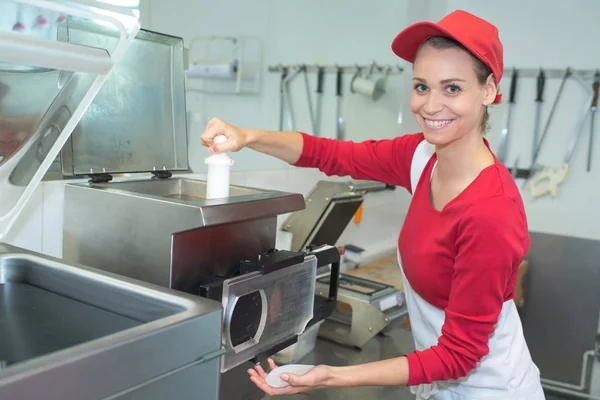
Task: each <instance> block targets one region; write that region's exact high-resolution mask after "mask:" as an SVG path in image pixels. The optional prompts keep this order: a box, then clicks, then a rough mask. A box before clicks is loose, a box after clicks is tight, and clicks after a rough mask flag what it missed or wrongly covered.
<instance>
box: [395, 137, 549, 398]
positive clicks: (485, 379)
mask: <svg viewBox="0 0 600 400" xmlns="http://www.w3.org/2000/svg"><path fill="white" fill-rule="evenodd" d="M433 151H434V148H433V146H432V145H430V144H429V143H427V142H426V141H423V142H421V143H420V144H419V146H418V147H417V149H416V151H415V155H414V156H413V162H412V165H411V184H412V193H414V192H415V188H416V185H417V183H418V181H419V177H420V176H421V173H422V171H423V169H424V168H425V165H426V164H427V162H428V161H429V159H430V158H431V156H432V155H433ZM398 262H399V264H400V271H401V272H402V281H403V283H404V295H405V299H406V306H407V309H408V314H409V317H410V323H411V328H412V334H413V337H414V341H415V348H416V349H417V350H420V351H422V350H426V349H427V348H429V347H431V346H435V345H437V344H438V338H439V337H440V336H441V334H442V325H443V324H444V319H445V314H444V310H442V309H439V308H437V307H435V306H433V305H432V304H430V303H428V302H427V301H425V300H424V299H423V298H422V297H421V296H419V295H418V294H417V293H415V292H414V291H413V289H412V287H411V286H410V284H409V282H408V281H407V279H406V276H405V275H404V271H403V270H402V260H401V257H400V254H399V253H398ZM488 346H489V350H490V351H489V353H488V354H487V355H486V356H484V357H483V358H482V359H481V361H480V362H479V364H477V367H476V368H475V369H474V370H473V371H471V373H470V374H469V375H468V376H466V377H464V378H461V379H459V380H449V381H440V382H434V383H432V384H425V385H419V386H416V387H411V388H410V389H411V391H412V392H413V393H414V394H416V398H417V399H418V400H426V399H427V400H484V399H485V400H545V396H544V392H543V389H542V385H541V381H540V373H539V370H538V368H537V367H536V365H535V364H534V363H533V361H532V359H531V355H530V354H529V349H528V347H527V344H526V343H525V338H524V336H523V328H522V325H521V320H520V318H519V314H518V313H517V308H516V305H515V303H514V301H512V300H509V301H506V302H505V303H504V305H503V307H502V311H501V312H500V316H499V318H498V323H497V324H496V329H495V331H494V333H493V334H492V335H491V336H490V339H489V343H488Z"/></svg>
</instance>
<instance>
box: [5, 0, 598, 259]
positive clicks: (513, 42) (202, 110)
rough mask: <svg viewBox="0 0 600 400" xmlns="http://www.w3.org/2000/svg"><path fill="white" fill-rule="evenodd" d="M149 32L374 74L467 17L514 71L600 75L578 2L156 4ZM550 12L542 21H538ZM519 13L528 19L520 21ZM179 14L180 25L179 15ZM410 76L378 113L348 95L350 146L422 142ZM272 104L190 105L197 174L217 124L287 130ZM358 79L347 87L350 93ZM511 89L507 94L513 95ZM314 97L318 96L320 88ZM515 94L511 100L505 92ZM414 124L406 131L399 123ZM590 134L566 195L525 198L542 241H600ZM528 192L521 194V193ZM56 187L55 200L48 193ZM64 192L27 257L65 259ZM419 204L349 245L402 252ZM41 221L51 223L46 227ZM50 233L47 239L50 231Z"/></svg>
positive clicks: (559, 125)
mask: <svg viewBox="0 0 600 400" xmlns="http://www.w3.org/2000/svg"><path fill="white" fill-rule="evenodd" d="M141 7H142V8H141V10H142V23H143V25H144V27H145V28H148V29H151V30H156V31H159V32H165V33H170V34H174V35H180V36H182V37H183V38H184V39H185V40H186V42H189V41H190V40H191V38H193V37H194V36H197V35H211V34H222V35H227V34H242V35H255V36H258V37H260V38H262V39H263V41H264V43H263V44H264V46H265V65H264V68H265V69H266V66H267V65H276V64H281V63H320V64H326V63H327V64H335V63H340V64H354V63H361V64H365V63H368V62H370V60H372V59H375V60H376V61H377V62H378V63H382V64H386V63H389V64H403V63H402V62H399V60H397V59H396V58H395V57H394V55H393V54H392V53H391V50H390V43H391V40H392V38H393V37H394V35H395V34H396V33H397V32H398V31H400V30H401V29H402V28H403V27H405V26H406V25H407V24H408V23H410V22H414V21H416V20H422V19H429V20H438V19H439V18H440V17H442V16H443V15H445V14H446V13H447V12H449V11H451V10H454V9H456V8H458V7H461V8H463V9H466V10H467V11H471V12H473V13H475V14H478V15H480V16H482V17H483V18H486V19H489V20H490V21H491V22H493V23H494V24H496V25H497V26H498V27H499V29H500V35H501V39H502V41H503V43H504V47H505V52H506V53H505V60H506V66H507V67H508V68H510V67H511V66H512V65H515V66H517V67H530V68H531V67H533V68H537V67H539V66H540V65H541V66H543V67H547V68H564V67H565V66H566V65H570V66H572V67H573V68H596V67H599V66H600V52H597V51H596V52H592V51H590V49H594V48H595V45H596V40H597V39H598V38H599V37H600V26H598V25H597V24H595V23H594V22H595V21H594V19H593V17H594V15H600V3H598V2H596V1H593V0H578V1H577V2H575V3H569V4H567V3H564V4H563V3H557V5H556V6H555V7H554V8H548V7H546V3H545V2H542V1H541V0H535V1H530V2H517V1H513V0H511V1H505V2H495V3H494V2H480V1H467V0H463V1H458V0H456V1H451V0H448V1H442V0H431V1H425V0H406V1H398V0H386V1H381V2H379V3H378V5H377V7H374V6H366V3H365V2H364V1H361V0H352V1H348V0H331V1H328V2H322V1H317V0H310V1H304V2H302V3H297V2H290V1H275V0H257V1H252V2H243V1H239V0H237V1H234V0H229V1H222V2H208V1H206V0H202V1H192V0H175V1H172V2H169V3H168V4H167V2H164V1H161V0H144V1H143V2H142V6H141ZM541 9H543V10H544V12H545V15H546V17H544V18H542V17H540V16H539V14H538V10H541ZM517 10H518V11H517ZM171 12H173V14H170V13H171ZM406 72H407V73H405V74H403V75H402V76H395V77H392V78H391V79H390V81H389V82H388V86H387V89H388V93H387V94H386V97H385V98H384V99H382V100H380V101H378V102H376V103H372V102H369V101H366V100H365V99H362V98H359V97H358V96H356V95H351V94H350V93H349V92H348V89H347V86H346V87H345V90H344V94H345V97H344V116H345V117H346V121H347V127H348V131H349V132H348V135H349V138H352V139H354V140H362V139H366V138H381V137H392V136H394V135H397V134H400V133H404V132H414V131H415V130H416V129H417V127H416V125H415V123H414V121H413V119H412V116H411V115H410V109H409V108H408V98H407V96H408V93H410V92H409V91H410V84H409V81H410V68H408V69H407V71H406ZM264 78H265V84H264V86H263V87H262V94H261V95H260V96H255V97H239V98H236V97H232V96H205V95H198V94H190V95H189V97H188V108H189V109H190V110H191V111H193V112H195V113H198V114H199V117H200V123H199V124H193V125H192V126H191V127H190V128H191V130H190V156H191V165H192V168H193V169H194V171H195V172H196V173H200V174H202V173H203V172H204V168H205V167H204V164H203V159H204V157H205V155H206V152H205V149H204V148H202V147H201V146H200V145H199V141H198V139H197V137H198V135H199V134H200V132H201V131H202V129H203V127H204V124H205V123H206V121H208V119H210V118H211V117H212V116H219V117H222V118H224V119H226V120H228V121H230V122H232V123H234V124H237V125H240V126H247V127H257V128H266V129H276V128H277V126H278V115H279V98H278V91H279V76H278V74H271V73H265V76H264ZM349 79H350V76H347V77H346V79H345V83H346V85H348V83H349ZM293 84H294V85H293V87H292V90H293V91H294V95H295V96H294V105H295V106H296V109H297V110H298V114H297V118H296V120H297V121H298V125H297V127H296V128H297V129H304V130H310V126H309V123H308V118H307V114H308V113H307V112H306V109H305V107H306V106H305V103H304V102H305V94H304V88H303V82H302V80H301V79H299V80H297V81H296V82H293ZM509 84H510V77H507V78H505V79H504V80H503V82H502V88H503V89H506V88H508V86H509ZM311 85H312V90H313V91H314V89H315V81H314V76H311ZM557 87H558V81H557V80H556V79H552V80H548V82H547V90H546V96H545V99H546V103H545V104H544V109H543V115H542V117H543V118H544V119H545V118H546V117H547V114H548V111H549V108H550V104H551V102H552V101H553V99H554V95H555V93H556V90H557ZM534 90H535V79H534V78H533V79H529V80H527V81H526V80H524V79H522V80H521V81H520V85H519V88H518V95H517V108H516V109H515V110H514V114H513V115H514V117H513V125H512V126H513V129H512V132H511V133H512V136H511V142H510V154H509V161H510V162H511V163H512V162H513V161H514V158H515V157H516V155H517V154H520V155H521V158H520V159H521V166H522V167H524V166H526V165H527V163H528V162H529V159H528V154H529V151H530V149H529V146H530V142H531V135H532V131H533V112H534V101H533V100H534ZM505 91H506V90H505ZM581 93H582V92H581V90H580V88H579V87H577V86H576V85H575V84H574V82H569V83H568V84H567V87H566V89H565V95H564V97H563V98H562V99H561V102H560V104H559V107H558V114H557V115H556V117H555V120H554V122H553V125H552V127H551V130H550V133H549V137H548V142H547V144H546V147H545V149H544V152H543V154H542V156H541V158H540V161H541V162H543V163H545V164H548V165H554V166H558V165H559V163H560V161H561V159H562V157H563V152H564V147H565V145H566V142H567V140H568V137H569V134H570V133H571V131H572V130H573V126H574V123H575V121H576V117H577V116H578V113H579V111H580V109H581V107H582V106H583V103H582V101H583V99H582V96H581ZM325 97H326V99H325V108H324V111H323V118H324V120H323V129H324V135H325V136H333V132H334V126H335V125H334V119H335V97H334V79H333V75H329V76H327V79H326V94H325ZM399 111H401V112H402V114H403V120H402V124H401V125H400V126H399V125H398V121H397V119H398V112H399ZM505 119H506V106H505V105H499V106H495V107H494V109H493V110H492V130H491V132H490V134H489V136H488V138H489V140H490V142H491V143H492V145H493V146H494V147H495V146H496V144H497V136H498V135H497V134H498V132H499V131H500V129H501V128H502V126H503V124H504V121H505ZM588 128H589V124H586V126H585V133H584V135H583V136H582V141H581V142H580V143H579V146H578V149H577V153H576V155H575V158H574V163H573V167H572V170H571V175H570V176H569V178H568V179H567V181H566V182H565V183H564V184H563V186H562V187H561V190H560V191H559V195H558V196H557V198H556V199H552V198H543V199H539V200H536V201H530V200H529V195H528V192H527V191H524V193H523V195H524V198H525V201H526V207H527V213H528V216H529V221H530V226H531V229H532V230H536V231H545V232H552V233H559V234H568V235H573V236H580V237H589V238H600V229H599V228H598V227H597V226H596V225H597V224H595V223H594V218H593V212H590V208H589V206H587V207H586V204H584V203H583V201H586V199H589V200H590V201H597V200H598V198H599V197H600V190H598V189H596V187H595V186H594V182H595V181H597V180H598V174H599V173H600V172H598V171H600V164H599V163H600V158H598V157H600V153H599V152H600V150H598V149H596V151H595V155H596V157H597V159H598V162H597V163H595V164H594V165H595V166H597V167H595V168H594V170H593V171H592V172H591V173H589V174H588V173H586V172H585V167H584V161H585V157H584V155H585V147H586V144H587V143H586V140H587V132H588ZM232 157H233V158H235V160H236V165H235V167H234V170H235V171H236V172H235V173H234V176H233V178H232V182H233V183H235V184H244V185H250V186H257V187H264V188H272V189H279V190H288V191H293V192H299V193H303V194H307V193H308V191H309V190H310V189H311V188H312V186H313V185H314V183H315V182H316V181H317V180H318V179H325V177H324V176H323V175H322V174H320V173H318V172H316V171H312V170H302V169H297V168H290V167H289V166H287V165H285V164H283V163H281V162H278V161H276V160H274V159H272V158H269V157H265V156H262V155H259V154H257V153H253V152H250V151H243V152H241V153H237V154H234V155H232ZM520 184H521V182H519V185H520ZM47 185H50V186H51V187H52V189H49V188H46V186H47ZM61 196H62V191H61V183H59V184H58V185H54V186H52V184H44V186H43V187H41V188H40V189H39V195H36V197H35V199H36V201H37V202H38V203H39V204H37V206H36V205H31V206H30V212H28V213H26V214H24V215H23V216H22V217H21V219H20V220H19V221H18V223H17V225H16V226H15V229H14V230H13V232H12V233H11V237H10V238H9V239H10V240H9V241H12V242H14V243H18V244H21V245H23V246H24V247H28V248H34V249H43V251H44V252H48V253H50V254H53V255H60V239H56V238H60V235H61V228H62V225H61V224H60V220H61V215H62V214H61V213H62V200H61ZM408 201H409V197H408V196H407V195H406V194H405V193H404V191H403V190H397V191H396V192H393V193H376V194H371V195H369V196H368V197H367V199H366V202H365V211H364V217H363V222H362V224H361V225H360V226H354V225H353V224H351V226H349V227H348V229H347V230H346V232H345V234H344V236H343V237H342V239H341V240H340V243H349V242H351V243H354V244H357V245H359V246H363V247H367V248H372V249H377V248H390V247H393V245H394V242H395V240H396V237H397V232H398V230H399V228H400V226H401V223H402V220H403V217H404V213H405V212H406V208H407V205H408ZM40 221H41V222H40ZM42 222H45V224H44V230H43V233H41V234H40V233H39V232H40V229H41V228H40V224H42Z"/></svg>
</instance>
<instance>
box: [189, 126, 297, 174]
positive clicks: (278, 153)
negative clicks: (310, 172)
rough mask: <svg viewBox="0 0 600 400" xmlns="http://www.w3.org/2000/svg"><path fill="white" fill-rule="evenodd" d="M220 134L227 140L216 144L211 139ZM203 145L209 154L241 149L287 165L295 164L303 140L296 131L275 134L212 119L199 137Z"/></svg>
mask: <svg viewBox="0 0 600 400" xmlns="http://www.w3.org/2000/svg"><path fill="white" fill-rule="evenodd" d="M218 135H223V136H225V137H226V138H227V140H226V141H225V142H223V143H218V144H215V142H214V139H215V137H216V136H218ZM200 140H201V141H202V145H204V146H205V147H208V152H209V153H211V154H218V153H228V152H236V151H240V150H241V149H243V148H244V147H247V148H249V149H252V150H255V151H258V152H259V153H263V154H267V155H270V156H273V157H276V158H279V159H280V160H283V161H285V162H287V163H289V164H293V163H295V162H296V161H298V158H300V155H301V154H302V149H303V146H304V141H303V139H302V135H301V134H300V133H298V132H275V131H265V130H260V129H249V128H238V127H237V126H233V125H230V124H228V123H226V122H224V121H222V120H220V119H218V118H213V119H211V120H210V121H209V122H208V124H207V125H206V129H205V130H204V133H203V134H202V135H201V136H200Z"/></svg>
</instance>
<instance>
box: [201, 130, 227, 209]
mask: <svg viewBox="0 0 600 400" xmlns="http://www.w3.org/2000/svg"><path fill="white" fill-rule="evenodd" d="M226 140H227V138H226V137H225V136H223V135H219V136H217V137H215V140H214V141H215V143H217V144H219V143H223V142H225V141H226ZM204 162H205V163H206V164H207V165H208V174H207V177H206V198H207V199H221V198H225V197H229V181H230V175H231V166H232V165H233V160H232V159H231V158H229V156H228V155H227V154H225V153H221V154H213V155H212V156H210V157H207V158H206V160H204Z"/></svg>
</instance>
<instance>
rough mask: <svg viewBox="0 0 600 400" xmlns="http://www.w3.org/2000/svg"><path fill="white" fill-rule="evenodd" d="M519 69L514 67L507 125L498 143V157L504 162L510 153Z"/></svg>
mask: <svg viewBox="0 0 600 400" xmlns="http://www.w3.org/2000/svg"><path fill="white" fill-rule="evenodd" d="M517 78H518V73H517V69H516V68H513V74H512V79H511V81H510V94H509V97H508V117H507V119H506V126H505V127H504V129H502V131H501V132H500V143H499V145H498V154H497V158H498V161H500V162H501V163H502V164H504V162H505V161H506V155H507V153H508V134H509V132H510V122H511V117H512V108H513V104H514V103H515V96H516V94H517Z"/></svg>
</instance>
